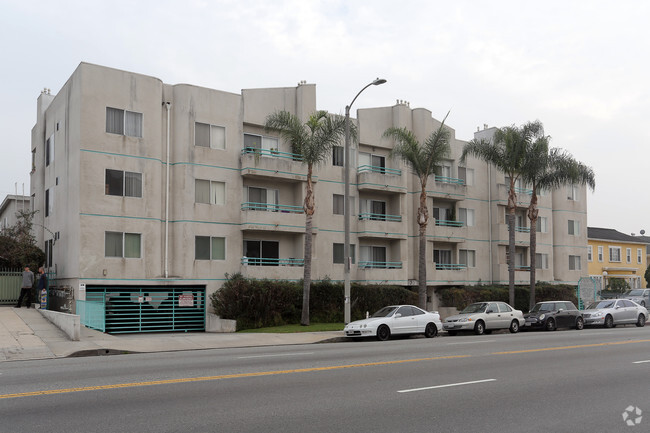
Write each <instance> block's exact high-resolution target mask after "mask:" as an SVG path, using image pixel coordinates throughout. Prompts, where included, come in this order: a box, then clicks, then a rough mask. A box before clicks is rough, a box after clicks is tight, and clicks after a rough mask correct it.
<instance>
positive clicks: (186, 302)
mask: <svg viewBox="0 0 650 433" xmlns="http://www.w3.org/2000/svg"><path fill="white" fill-rule="evenodd" d="M178 306H179V307H193V306H194V295H193V294H192V293H189V294H188V293H183V294H182V295H178Z"/></svg>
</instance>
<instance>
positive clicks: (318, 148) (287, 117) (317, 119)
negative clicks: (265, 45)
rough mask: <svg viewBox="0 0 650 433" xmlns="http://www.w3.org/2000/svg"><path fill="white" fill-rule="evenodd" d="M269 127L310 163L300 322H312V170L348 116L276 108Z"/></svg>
mask: <svg viewBox="0 0 650 433" xmlns="http://www.w3.org/2000/svg"><path fill="white" fill-rule="evenodd" d="M264 127H265V129H267V130H275V131H277V132H278V133H279V135H280V137H282V138H283V139H284V140H286V141H288V142H289V143H290V144H291V150H292V152H293V153H296V154H299V155H300V156H301V157H302V162H303V164H307V186H306V189H305V200H304V203H303V210H304V212H305V252H304V261H305V263H304V277H303V289H302V315H301V318H300V324H301V325H303V326H308V325H309V291H310V287H311V253H312V218H313V215H314V212H315V210H316V204H315V201H314V185H313V183H312V172H313V168H314V166H315V165H319V164H321V163H323V162H324V161H325V160H326V159H327V157H328V156H329V154H330V152H331V150H332V146H334V145H335V144H337V143H339V142H340V140H341V137H342V136H343V134H344V132H345V119H344V118H343V117H341V116H333V115H330V114H329V113H327V111H322V110H321V111H316V112H315V113H313V114H311V115H310V116H309V118H308V119H307V122H305V123H302V121H301V120H300V119H299V118H298V117H297V116H295V115H293V114H291V113H289V112H287V111H277V112H275V113H273V114H270V115H269V116H268V117H267V118H266V122H265V125H264Z"/></svg>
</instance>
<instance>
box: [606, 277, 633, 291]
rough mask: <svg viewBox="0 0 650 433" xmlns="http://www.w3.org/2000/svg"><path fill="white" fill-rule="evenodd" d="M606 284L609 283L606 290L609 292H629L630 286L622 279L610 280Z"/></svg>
mask: <svg viewBox="0 0 650 433" xmlns="http://www.w3.org/2000/svg"><path fill="white" fill-rule="evenodd" d="M607 282H608V283H609V284H608V285H607V288H608V289H609V291H610V292H614V293H625V292H627V291H628V290H630V285H629V284H628V283H627V281H625V280H624V279H623V278H610V279H609V280H608V281H607Z"/></svg>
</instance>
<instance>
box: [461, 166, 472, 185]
mask: <svg viewBox="0 0 650 433" xmlns="http://www.w3.org/2000/svg"><path fill="white" fill-rule="evenodd" d="M458 178H459V179H461V180H462V181H463V182H465V185H467V186H472V185H474V169H473V168H467V167H458Z"/></svg>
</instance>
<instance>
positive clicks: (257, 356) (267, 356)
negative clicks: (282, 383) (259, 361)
mask: <svg viewBox="0 0 650 433" xmlns="http://www.w3.org/2000/svg"><path fill="white" fill-rule="evenodd" d="M313 354H314V352H296V353H277V354H273V355H270V354H269V355H251V356H238V357H237V359H252V358H273V357H277V356H298V355H313Z"/></svg>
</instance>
